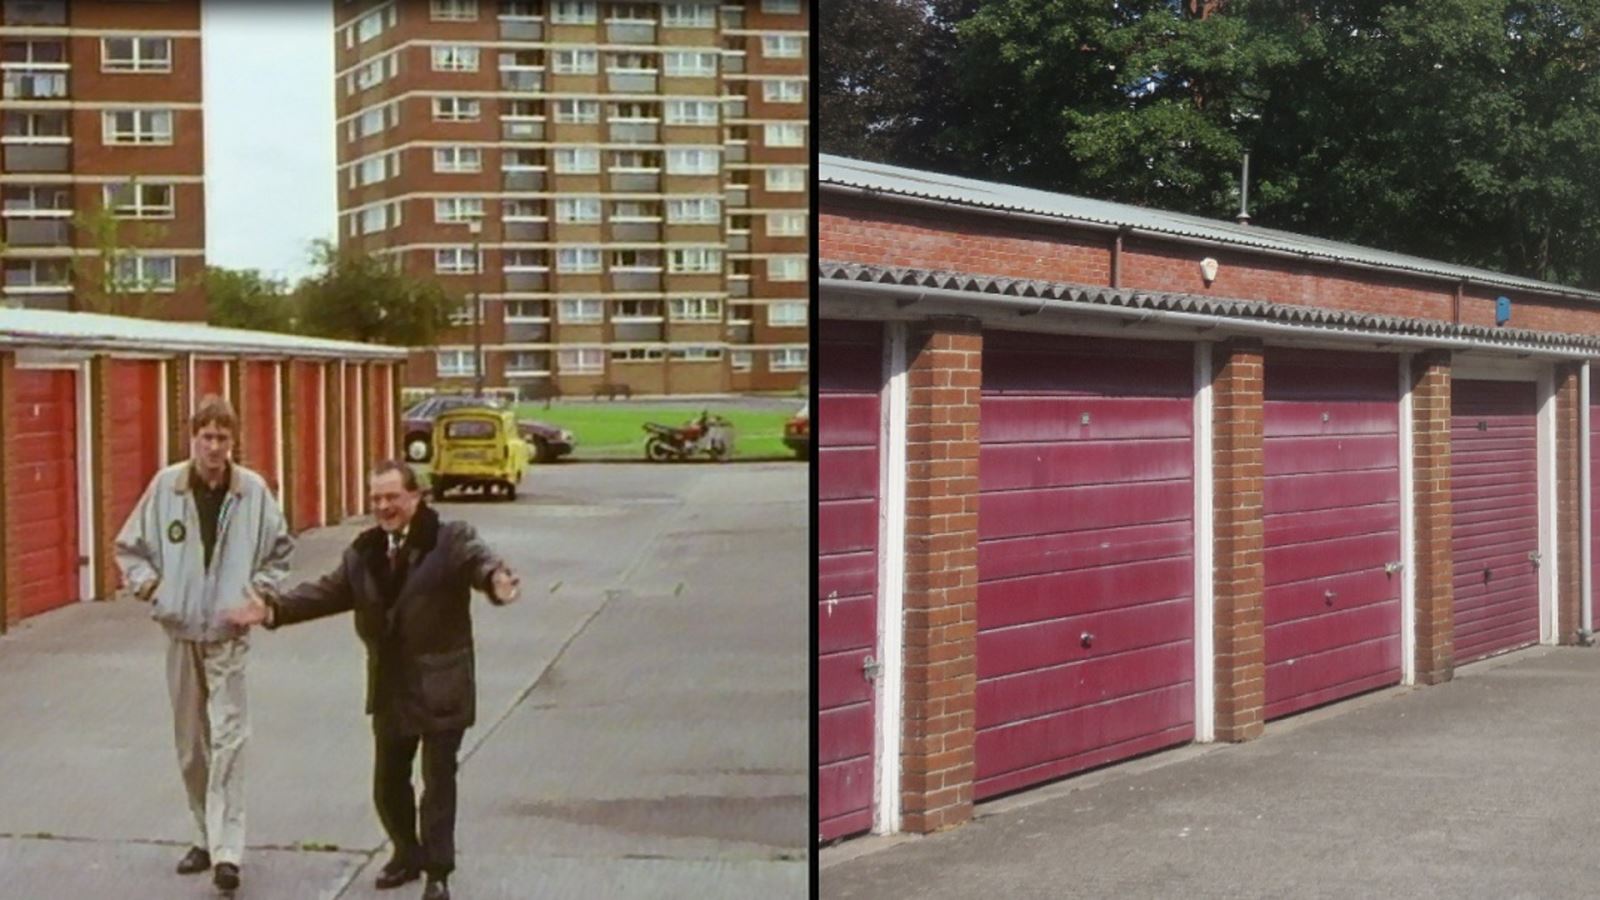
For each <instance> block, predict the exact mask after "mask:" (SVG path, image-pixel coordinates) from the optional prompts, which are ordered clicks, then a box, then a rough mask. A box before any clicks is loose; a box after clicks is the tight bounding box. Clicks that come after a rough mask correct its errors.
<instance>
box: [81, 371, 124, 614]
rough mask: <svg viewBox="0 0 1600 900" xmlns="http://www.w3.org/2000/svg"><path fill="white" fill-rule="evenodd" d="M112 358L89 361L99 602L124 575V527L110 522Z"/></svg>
mask: <svg viewBox="0 0 1600 900" xmlns="http://www.w3.org/2000/svg"><path fill="white" fill-rule="evenodd" d="M112 365H113V363H112V361H111V358H110V357H108V356H106V355H104V354H96V355H95V356H94V357H92V358H91V359H90V360H89V425H90V432H89V466H90V469H91V471H93V472H94V496H93V497H92V498H90V504H89V505H90V509H91V515H92V516H93V521H94V532H95V542H94V592H95V598H96V599H98V600H110V599H111V597H112V595H113V594H114V593H115V591H116V590H117V585H118V583H119V582H120V580H121V573H120V572H119V571H118V570H117V560H116V553H115V548H116V540H117V532H118V531H119V530H121V528H122V523H121V522H117V521H113V520H112V518H111V481H112V479H113V478H115V477H116V475H115V473H113V472H112V471H111V392H112V391H113V390H114V389H115V386H114V385H113V384H112V379H113V372H112Z"/></svg>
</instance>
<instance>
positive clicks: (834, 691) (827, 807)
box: [811, 322, 883, 840]
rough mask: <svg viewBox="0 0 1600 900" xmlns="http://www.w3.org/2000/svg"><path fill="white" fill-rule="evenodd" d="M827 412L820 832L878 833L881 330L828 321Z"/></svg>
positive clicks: (821, 464)
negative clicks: (872, 663)
mask: <svg viewBox="0 0 1600 900" xmlns="http://www.w3.org/2000/svg"><path fill="white" fill-rule="evenodd" d="M818 338H819V341H820V346H821V353H820V356H821V365H819V366H818V367H817V409H816V411H815V415H813V416H812V417H811V421H812V423H813V427H815V428H816V434H815V438H816V444H817V597H818V601H819V605H818V607H817V653H818V656H817V737H818V754H817V783H818V792H817V805H818V822H817V832H818V837H819V838H820V839H821V840H829V839H832V838H836V837H839V836H841V835H845V834H850V833H852V832H857V831H865V830H866V829H868V828H870V827H872V784H873V776H874V756H873V749H872V748H873V726H874V721H875V711H876V707H877V704H876V702H875V701H874V699H873V698H874V695H873V685H872V682H871V681H869V680H867V677H866V673H865V670H864V665H865V663H866V659H867V657H868V656H872V657H877V656H878V655H879V650H878V640H877V635H878V469H879V466H878V431H879V397H880V395H881V393H882V389H883V343H882V336H881V333H880V329H879V326H877V325H865V326H864V325H857V324H845V323H834V322H823V323H821V325H820V327H819V329H818Z"/></svg>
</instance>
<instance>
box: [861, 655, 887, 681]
mask: <svg viewBox="0 0 1600 900" xmlns="http://www.w3.org/2000/svg"><path fill="white" fill-rule="evenodd" d="M882 670H883V663H880V662H878V661H877V660H876V659H874V658H873V657H871V656H868V657H867V658H866V659H863V660H862V661H861V677H862V678H865V679H866V680H868V681H877V680H878V673H879V672H880V671H882Z"/></svg>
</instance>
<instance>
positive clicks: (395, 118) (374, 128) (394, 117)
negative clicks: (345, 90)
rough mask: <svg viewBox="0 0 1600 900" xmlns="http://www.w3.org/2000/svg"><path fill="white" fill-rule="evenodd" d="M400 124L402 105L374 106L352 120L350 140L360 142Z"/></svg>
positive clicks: (386, 104)
mask: <svg viewBox="0 0 1600 900" xmlns="http://www.w3.org/2000/svg"><path fill="white" fill-rule="evenodd" d="M399 124H400V103H399V101H395V102H393V103H385V104H384V105H382V106H374V107H372V108H371V109H368V110H367V111H366V112H364V113H362V114H361V115H359V116H357V117H356V118H354V119H351V120H350V134H349V137H350V140H353V141H354V140H360V139H361V138H364V137H369V136H371V135H374V134H377V133H378V132H380V131H382V130H384V129H385V128H389V127H392V126H394V125H399Z"/></svg>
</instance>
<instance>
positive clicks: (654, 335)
mask: <svg viewBox="0 0 1600 900" xmlns="http://www.w3.org/2000/svg"><path fill="white" fill-rule="evenodd" d="M664 331H665V329H664V328H663V327H662V324H661V320H660V319H659V318H654V319H649V320H631V319H612V320H611V339H612V340H613V341H628V342H633V341H643V342H648V343H652V344H654V343H660V342H661V341H663V340H665V338H664V337H663V332H664Z"/></svg>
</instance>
